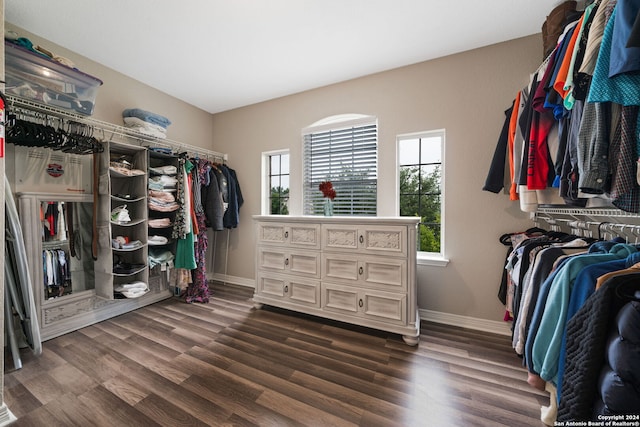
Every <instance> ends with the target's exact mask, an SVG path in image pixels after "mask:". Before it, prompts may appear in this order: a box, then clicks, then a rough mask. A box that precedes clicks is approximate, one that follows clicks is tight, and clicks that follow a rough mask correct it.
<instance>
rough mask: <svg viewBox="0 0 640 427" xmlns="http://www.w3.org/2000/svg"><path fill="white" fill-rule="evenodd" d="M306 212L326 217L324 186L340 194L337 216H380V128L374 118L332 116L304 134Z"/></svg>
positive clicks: (304, 210)
mask: <svg viewBox="0 0 640 427" xmlns="http://www.w3.org/2000/svg"><path fill="white" fill-rule="evenodd" d="M302 151H303V165H302V168H303V212H304V214H306V215H318V214H320V213H322V205H323V194H322V192H321V191H320V190H319V188H318V187H319V185H320V183H322V182H324V181H331V183H332V184H333V188H334V189H335V190H336V197H335V199H334V214H335V215H374V216H375V215H376V213H377V187H378V185H377V184H378V124H377V119H376V118H375V117H372V116H364V115H360V114H347V115H340V116H332V117H328V118H326V119H323V120H320V121H318V122H316V123H314V124H313V125H312V126H310V127H308V128H306V129H304V130H303V150H302Z"/></svg>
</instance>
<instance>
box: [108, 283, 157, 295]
mask: <svg viewBox="0 0 640 427" xmlns="http://www.w3.org/2000/svg"><path fill="white" fill-rule="evenodd" d="M114 291H116V292H117V293H119V294H121V295H123V296H124V297H126V298H138V297H141V296H142V295H144V294H146V293H147V292H149V287H148V286H147V284H146V283H144V282H132V283H124V284H122V285H119V286H117V287H116V288H115V289H114Z"/></svg>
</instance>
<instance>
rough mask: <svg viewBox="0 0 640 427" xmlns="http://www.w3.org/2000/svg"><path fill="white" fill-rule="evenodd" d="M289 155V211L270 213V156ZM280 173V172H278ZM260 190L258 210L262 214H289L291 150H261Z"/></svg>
mask: <svg viewBox="0 0 640 427" xmlns="http://www.w3.org/2000/svg"><path fill="white" fill-rule="evenodd" d="M282 155H288V156H289V173H288V174H286V175H288V176H289V204H288V206H289V213H288V214H272V213H271V179H270V178H271V157H272V156H282ZM280 175H282V174H280ZM261 177H262V185H261V188H262V191H261V197H260V198H261V206H260V211H261V212H262V215H282V216H288V215H290V214H291V152H290V150H289V149H281V150H273V151H263V152H262V171H261Z"/></svg>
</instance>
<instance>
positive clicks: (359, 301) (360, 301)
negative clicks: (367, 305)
mask: <svg viewBox="0 0 640 427" xmlns="http://www.w3.org/2000/svg"><path fill="white" fill-rule="evenodd" d="M358 305H359V306H360V307H362V306H363V305H364V301H362V298H360V299H359V300H358Z"/></svg>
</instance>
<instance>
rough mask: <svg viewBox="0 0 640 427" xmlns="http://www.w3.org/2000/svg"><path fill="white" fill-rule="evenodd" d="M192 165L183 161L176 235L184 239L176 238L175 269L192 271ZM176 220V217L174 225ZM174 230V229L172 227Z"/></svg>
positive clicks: (193, 256)
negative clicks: (180, 199)
mask: <svg viewBox="0 0 640 427" xmlns="http://www.w3.org/2000/svg"><path fill="white" fill-rule="evenodd" d="M193 167H194V165H193V163H191V162H190V161H189V160H185V161H184V165H183V168H182V169H183V177H182V181H183V184H184V185H183V197H184V199H183V200H184V203H183V204H182V214H183V216H182V217H181V218H180V224H179V225H178V224H176V225H177V227H178V229H177V230H178V231H177V234H178V235H182V236H184V237H181V238H178V240H177V242H176V259H175V266H176V268H184V269H187V270H193V269H194V268H196V260H195V251H194V243H195V240H194V239H195V236H194V234H193V231H192V227H191V217H192V216H191V212H192V210H193V205H192V203H191V171H192V170H193ZM177 222H178V218H177V216H176V223H177ZM174 230H176V228H175V227H174Z"/></svg>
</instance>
